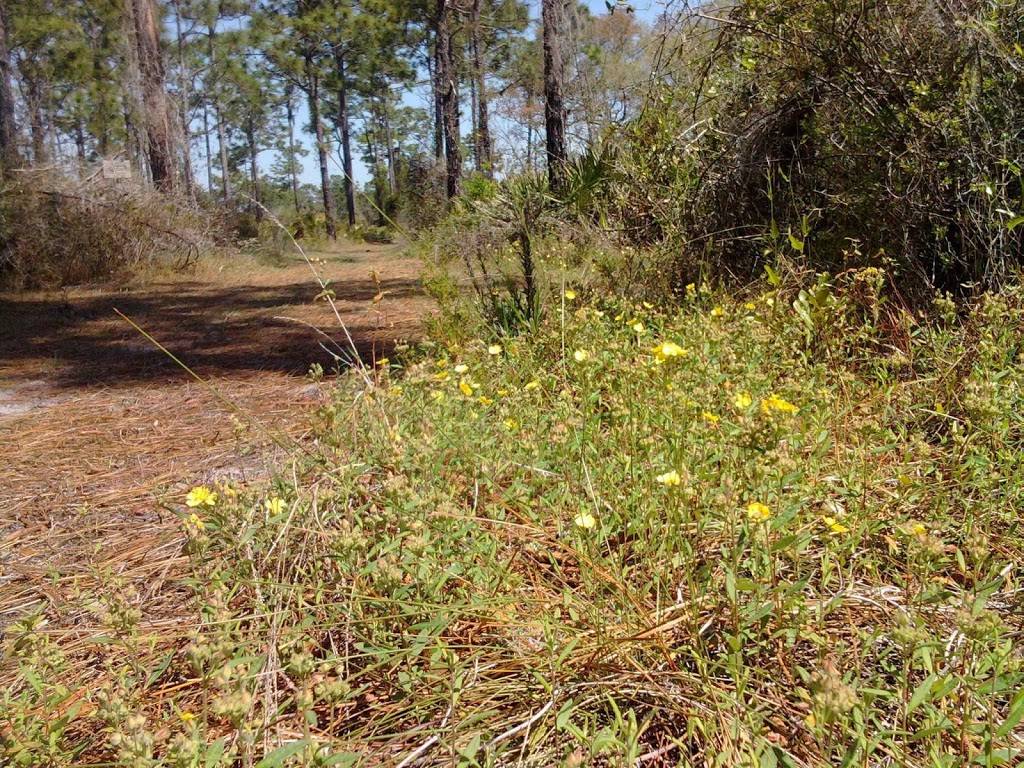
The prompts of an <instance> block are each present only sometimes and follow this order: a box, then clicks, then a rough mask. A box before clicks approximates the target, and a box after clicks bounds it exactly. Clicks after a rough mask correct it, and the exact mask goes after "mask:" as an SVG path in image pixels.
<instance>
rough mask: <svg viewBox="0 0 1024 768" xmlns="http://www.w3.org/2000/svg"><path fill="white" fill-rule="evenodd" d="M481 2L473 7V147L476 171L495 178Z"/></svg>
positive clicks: (476, 0)
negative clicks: (474, 116)
mask: <svg viewBox="0 0 1024 768" xmlns="http://www.w3.org/2000/svg"><path fill="white" fill-rule="evenodd" d="M480 3H481V0H473V7H472V20H471V23H472V31H473V37H472V43H471V44H472V49H473V82H474V84H475V87H474V90H475V91H476V121H475V122H476V135H475V136H474V139H473V146H474V149H475V155H476V169H477V170H478V171H482V172H483V173H484V174H486V175H487V176H488V177H489V178H490V177H493V176H494V167H493V166H494V159H493V157H492V154H493V151H492V148H491V129H490V125H489V123H488V111H489V106H488V102H487V68H486V65H485V64H484V40H483V34H482V30H481V24H480Z"/></svg>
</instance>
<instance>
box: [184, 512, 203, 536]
mask: <svg viewBox="0 0 1024 768" xmlns="http://www.w3.org/2000/svg"><path fill="white" fill-rule="evenodd" d="M185 530H186V531H188V532H189V533H192V532H193V531H194V532H196V533H199V532H200V531H205V530H206V523H204V522H203V520H202V518H201V517H199V515H197V514H196V513H195V512H192V513H191V514H190V515H189V516H188V517H186V518H185Z"/></svg>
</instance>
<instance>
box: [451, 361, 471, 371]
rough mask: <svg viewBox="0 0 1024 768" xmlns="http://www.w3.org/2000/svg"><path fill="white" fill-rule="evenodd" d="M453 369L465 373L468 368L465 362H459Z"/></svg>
mask: <svg viewBox="0 0 1024 768" xmlns="http://www.w3.org/2000/svg"><path fill="white" fill-rule="evenodd" d="M453 370H454V371H455V372H456V373H465V372H466V371H468V370H469V366H468V365H466V364H465V363H459V364H458V365H456V366H455V368H454V369H453Z"/></svg>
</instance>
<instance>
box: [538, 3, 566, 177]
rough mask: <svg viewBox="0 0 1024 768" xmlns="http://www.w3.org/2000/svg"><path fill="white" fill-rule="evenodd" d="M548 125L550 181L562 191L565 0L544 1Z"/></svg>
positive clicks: (547, 143) (547, 146)
mask: <svg viewBox="0 0 1024 768" xmlns="http://www.w3.org/2000/svg"><path fill="white" fill-rule="evenodd" d="M541 21H542V24H543V25H544V128H545V145H546V149H547V162H548V184H549V185H550V186H551V189H552V190H553V191H554V192H560V191H561V190H562V187H563V185H564V183H565V162H566V150H565V102H564V100H563V98H562V85H563V83H562V80H563V72H562V51H561V41H562V0H543V10H542V13H541Z"/></svg>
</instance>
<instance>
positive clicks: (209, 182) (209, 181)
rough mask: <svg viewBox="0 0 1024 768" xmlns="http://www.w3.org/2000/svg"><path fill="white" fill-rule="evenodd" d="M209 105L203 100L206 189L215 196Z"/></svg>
mask: <svg viewBox="0 0 1024 768" xmlns="http://www.w3.org/2000/svg"><path fill="white" fill-rule="evenodd" d="M209 112H210V110H209V105H208V104H207V102H206V100H205V99H203V141H205V142H206V188H207V189H208V190H209V192H210V195H211V196H212V195H213V152H212V150H211V148H210V114H209Z"/></svg>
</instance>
